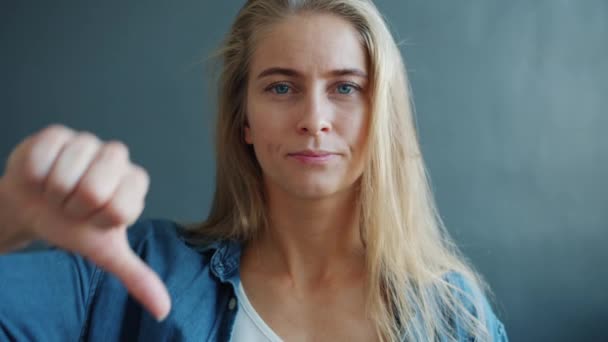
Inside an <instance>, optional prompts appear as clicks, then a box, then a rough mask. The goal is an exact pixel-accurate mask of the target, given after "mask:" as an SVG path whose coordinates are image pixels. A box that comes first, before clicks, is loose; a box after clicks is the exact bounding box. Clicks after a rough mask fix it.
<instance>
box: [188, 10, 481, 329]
mask: <svg viewBox="0 0 608 342" xmlns="http://www.w3.org/2000/svg"><path fill="white" fill-rule="evenodd" d="M302 12H306V13H319V12H321V13H330V14H333V15H337V16H339V17H341V18H343V19H345V20H347V21H348V22H350V23H351V24H352V25H353V26H354V27H355V28H356V30H357V31H358V32H359V34H360V35H361V38H362V42H363V45H364V47H365V48H366V50H367V54H368V57H369V62H370V89H371V113H372V114H371V115H370V122H369V127H370V130H369V135H368V141H367V143H368V144H367V145H368V148H369V150H368V153H369V155H368V159H367V164H366V166H365V169H364V171H363V174H362V176H361V179H360V197H359V203H360V215H361V216H360V222H361V226H360V229H361V236H362V239H363V241H364V243H365V246H366V263H367V270H368V278H367V301H366V303H367V307H366V309H367V313H368V317H369V318H370V319H371V320H372V321H373V323H374V325H375V327H376V330H377V336H378V339H379V340H382V341H399V340H401V339H402V338H405V339H407V340H424V341H433V340H436V339H437V338H438V337H439V336H447V337H448V339H450V340H455V339H456V336H455V334H456V332H455V330H454V328H453V324H454V322H455V321H457V322H459V324H460V325H461V326H462V327H464V329H465V331H467V334H469V336H471V337H475V338H477V339H476V340H486V339H488V338H489V337H488V336H489V335H488V331H487V330H486V328H485V322H484V320H485V317H484V310H483V304H482V303H481V301H480V299H479V298H477V297H478V296H471V295H470V293H467V291H463V290H462V289H461V288H460V287H459V286H458V285H455V284H454V282H453V281H450V280H449V277H446V275H447V274H450V273H453V274H458V276H459V277H460V278H461V279H463V280H464V281H465V282H466V283H467V284H468V286H469V287H470V288H471V289H472V290H474V291H475V292H478V293H480V294H481V293H483V291H482V290H481V289H482V288H485V286H483V282H482V280H481V279H480V277H479V276H478V275H477V274H476V273H475V272H474V271H473V269H472V268H471V267H470V266H469V265H468V264H467V262H466V261H465V259H464V258H463V257H462V255H460V253H459V252H458V249H457V248H456V247H455V245H454V243H453V242H452V240H451V239H450V237H449V235H448V233H447V231H446V230H445V228H444V225H443V223H442V221H441V219H440V217H439V215H438V213H437V209H436V205H435V201H434V198H433V195H432V191H431V188H430V185H429V180H428V177H427V174H426V167H425V165H424V161H423V158H422V155H421V152H420V146H419V143H418V137H417V133H416V128H415V124H414V114H413V105H412V103H411V101H410V89H409V83H408V79H407V74H406V71H405V65H404V62H403V58H402V56H401V53H400V51H399V48H398V46H397V44H396V43H395V41H394V39H393V37H392V35H391V33H390V31H389V29H388V28H387V25H386V23H385V21H384V20H383V18H382V16H381V14H380V13H379V12H378V10H377V8H376V7H375V5H374V4H373V3H372V1H370V0H249V1H247V3H246V4H245V5H244V6H243V8H242V9H241V10H240V12H239V13H238V15H237V18H236V20H235V22H234V24H233V25H232V28H231V30H230V32H229V34H228V36H227V38H226V40H225V42H224V44H223V46H222V48H221V49H220V50H219V52H218V56H219V57H220V58H221V62H222V67H221V74H220V78H219V90H218V91H219V94H218V111H219V113H218V114H219V115H218V118H217V129H216V132H215V134H216V145H215V147H216V161H217V164H216V189H215V194H214V198H213V205H212V208H211V211H210V214H209V216H208V218H207V220H206V221H205V222H203V223H201V224H198V225H196V226H194V227H193V228H192V227H191V228H190V230H189V236H188V239H189V241H190V242H191V243H194V244H197V243H198V244H200V243H204V242H205V241H209V240H214V239H236V240H240V241H248V240H249V239H252V238H253V237H255V236H256V233H257V232H259V231H260V229H263V228H264V227H265V226H266V225H267V213H266V207H265V196H264V186H263V184H262V171H261V169H260V166H259V164H258V162H257V160H256V157H255V155H254V153H253V150H252V148H251V146H249V145H247V144H246V143H245V142H244V140H243V129H244V125H245V122H246V121H245V117H246V115H245V114H246V113H245V108H246V105H245V101H246V97H245V94H246V87H247V75H248V69H249V63H250V59H251V54H252V51H253V49H254V47H255V43H256V42H255V39H256V35H255V34H256V33H257V32H260V31H261V30H262V29H264V28H267V27H268V26H269V25H271V24H272V23H276V22H277V21H279V20H281V19H284V18H286V17H288V16H291V15H297V14H298V13H302ZM463 295H465V297H466V298H467V300H466V301H463Z"/></svg>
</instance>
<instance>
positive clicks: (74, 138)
mask: <svg viewBox="0 0 608 342" xmlns="http://www.w3.org/2000/svg"><path fill="white" fill-rule="evenodd" d="M148 185H149V177H148V174H147V173H146V171H145V170H144V169H142V168H141V167H139V166H137V165H135V164H133V163H131V161H130V159H129V152H128V149H127V147H126V146H125V145H124V144H122V143H120V142H103V141H100V140H99V139H98V138H97V137H96V136H94V135H92V134H90V133H82V132H75V131H73V130H71V129H69V128H67V127H64V126H59V125H53V126H49V127H47V128H45V129H43V130H42V131H40V132H38V133H36V134H34V135H32V136H30V137H28V138H26V139H25V140H24V141H23V142H21V143H20V144H19V145H18V146H17V147H16V148H15V149H14V150H13V151H12V153H11V155H10V156H9V159H8V161H7V165H6V170H5V173H4V175H3V176H2V177H1V178H0V253H6V252H9V251H11V250H14V249H17V248H20V247H23V246H25V245H26V244H27V243H28V242H30V241H32V240H35V239H42V240H45V241H47V242H49V243H50V244H52V245H54V246H57V247H59V248H62V249H65V250H67V251H71V252H75V253H78V254H80V255H82V256H83V257H85V258H87V259H88V260H90V261H91V262H93V263H95V264H97V265H98V266H100V267H101V268H103V269H104V270H106V271H108V272H111V273H113V274H114V275H116V276H117V277H118V278H119V279H120V280H121V281H122V282H123V284H124V285H125V286H126V288H127V289H128V291H129V292H130V293H131V295H133V297H135V298H136V299H137V300H138V301H140V302H141V303H142V305H144V306H145V307H146V308H147V309H148V310H149V311H150V312H151V313H152V314H153V315H154V316H155V317H156V318H157V319H159V320H160V319H163V318H164V317H166V315H167V314H168V313H169V310H170V306H171V303H170V298H169V294H168V292H167V290H166V288H165V286H164V285H163V283H162V282H161V280H160V278H159V277H158V276H157V275H156V273H154V271H152V270H151V269H150V268H149V267H148V266H147V265H146V264H145V263H144V262H143V261H142V260H141V259H140V258H139V257H138V256H137V255H136V254H135V253H134V252H133V251H132V250H131V248H130V246H129V243H128V240H127V234H126V229H127V227H128V226H129V225H130V224H132V223H133V222H134V221H135V220H136V219H137V218H138V217H139V215H140V214H141V212H142V210H143V207H144V199H145V196H146V193H147V191H148Z"/></svg>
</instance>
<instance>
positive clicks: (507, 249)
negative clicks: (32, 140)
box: [0, 0, 608, 341]
mask: <svg viewBox="0 0 608 342" xmlns="http://www.w3.org/2000/svg"><path fill="white" fill-rule="evenodd" d="M209 3H211V2H205V1H192V0H188V1H180V2H168V1H147V2H146V3H145V5H144V3H143V2H135V1H131V2H124V1H117V0H112V1H105V2H102V3H99V2H93V1H76V0H73V1H68V0H56V1H16V0H15V1H7V0H4V1H2V2H1V3H0V43H1V45H0V115H1V116H2V120H1V121H0V122H1V124H0V158H1V159H2V161H4V160H5V158H6V157H7V156H8V154H9V152H10V150H11V149H12V147H13V146H14V145H15V144H17V142H19V141H20V140H21V139H22V138H23V137H24V136H25V135H27V134H30V133H32V132H34V131H36V130H38V129H40V128H42V127H44V126H45V125H47V124H49V123H51V122H60V123H63V124H66V125H68V126H71V127H74V128H77V129H85V130H90V131H93V132H95V133H96V134H98V135H100V136H101V137H102V138H104V139H110V138H113V139H120V140H123V141H125V142H126V143H127V144H128V145H129V146H130V148H131V153H132V157H133V159H134V160H135V161H136V162H138V163H140V164H142V165H143V166H144V167H146V168H147V169H148V171H149V172H150V174H151V177H152V184H151V190H150V194H149V196H148V201H147V202H148V206H147V208H146V210H145V212H144V216H146V217H171V218H179V219H185V220H196V219H201V218H203V217H204V216H205V215H206V213H207V210H208V207H209V204H210V198H211V194H212V189H213V186H212V185H213V181H214V175H213V152H212V148H211V142H212V141H211V135H210V132H211V127H210V125H209V123H210V121H211V120H212V116H213V113H214V106H213V103H212V102H213V101H212V99H211V97H210V96H209V93H210V92H209V89H210V87H209V83H208V81H207V79H208V73H206V70H205V64H204V63H201V61H202V59H203V58H204V57H205V56H206V55H207V54H208V53H209V52H210V51H211V49H212V48H213V47H214V46H216V45H217V44H218V42H219V40H220V39H221V36H222V35H223V33H224V32H225V31H226V30H227V28H228V25H229V23H230V21H231V20H232V18H233V17H234V15H235V13H236V11H237V9H238V7H239V6H240V3H241V1H222V2H213V5H209ZM378 6H379V7H380V8H381V9H382V10H383V11H384V13H385V14H386V16H387V19H388V20H389V22H390V23H391V27H392V29H393V31H394V32H395V33H396V35H397V36H398V39H399V40H400V41H403V45H402V48H403V49H402V50H403V52H404V54H405V57H406V62H407V65H408V68H409V71H410V78H411V82H412V87H413V92H414V100H415V103H416V108H417V114H418V125H419V129H420V133H421V142H422V146H423V150H424V153H425V157H426V160H427V161H428V165H429V168H430V173H431V177H432V179H433V183H434V188H435V192H436V195H437V200H438V203H439V207H440V210H441V212H442V215H443V217H444V219H445V221H446V224H447V226H448V227H449V229H450V230H451V232H452V233H453V235H454V237H455V238H456V239H457V241H458V243H459V244H460V246H461V247H462V248H463V250H464V251H465V253H466V254H467V255H468V256H469V257H470V259H471V261H472V262H473V263H474V264H475V265H476V266H477V267H478V268H479V270H480V271H481V272H482V273H483V274H484V275H485V276H486V277H487V279H488V281H489V283H490V285H491V286H492V287H493V289H494V292H495V294H496V307H497V312H498V314H499V316H500V317H501V318H502V320H503V321H504V322H505V323H506V325H507V329H508V332H509V335H510V337H511V339H512V340H515V341H541V340H543V341H571V340H580V341H582V340H594V341H597V340H601V339H602V337H601V336H603V337H604V339H605V338H606V337H605V336H606V333H605V330H603V329H601V328H603V327H604V326H605V324H606V323H608V291H606V289H607V288H608V272H607V271H606V266H605V265H604V261H605V260H607V257H608V250H607V249H606V247H605V246H606V245H608V233H607V229H608V210H607V209H608V205H607V203H606V196H605V194H604V193H605V192H606V190H608V179H607V177H606V176H607V175H608V153H607V152H606V149H607V148H608V138H607V134H606V130H607V129H608V118H607V113H606V110H605V108H607V107H608V99H607V98H608V38H607V37H608V2H607V1H604V0H596V1H593V0H589V1H566V0H560V1H558V0H546V1H542V0H534V1H533V0H511V1H500V0H477V1H473V0H470V1H438V0H433V1H431V0H417V1H413V0H412V1H405V0H400V1H398V0H384V1H378ZM1 165H3V164H0V166H1ZM601 332H602V333H601Z"/></svg>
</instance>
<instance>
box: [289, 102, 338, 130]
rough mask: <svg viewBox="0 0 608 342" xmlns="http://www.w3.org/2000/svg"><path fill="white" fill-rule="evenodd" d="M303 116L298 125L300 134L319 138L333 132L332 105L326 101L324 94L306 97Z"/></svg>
mask: <svg viewBox="0 0 608 342" xmlns="http://www.w3.org/2000/svg"><path fill="white" fill-rule="evenodd" d="M303 107H304V108H303V110H302V115H301V117H300V120H299V121H298V124H297V130H298V133H300V134H307V135H311V136H318V135H319V134H321V133H329V132H330V131H331V128H332V127H331V120H330V117H331V110H332V109H331V105H330V104H329V103H328V101H326V99H325V97H324V94H314V93H311V94H309V95H308V96H306V100H305V105H304V106H303Z"/></svg>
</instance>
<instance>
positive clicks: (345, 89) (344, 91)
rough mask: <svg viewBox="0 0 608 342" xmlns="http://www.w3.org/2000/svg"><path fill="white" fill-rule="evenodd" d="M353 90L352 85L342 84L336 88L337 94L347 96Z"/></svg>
mask: <svg viewBox="0 0 608 342" xmlns="http://www.w3.org/2000/svg"><path fill="white" fill-rule="evenodd" d="M353 90H355V87H354V86H353V85H352V84H347V83H342V84H340V85H339V86H338V93H340V94H344V95H348V94H350V93H352V92H353Z"/></svg>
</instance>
